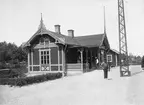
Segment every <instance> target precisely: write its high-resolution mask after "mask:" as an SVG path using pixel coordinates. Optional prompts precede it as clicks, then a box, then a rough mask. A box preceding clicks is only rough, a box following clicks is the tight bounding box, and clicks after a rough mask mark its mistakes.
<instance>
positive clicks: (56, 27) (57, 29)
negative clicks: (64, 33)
mask: <svg viewBox="0 0 144 105" xmlns="http://www.w3.org/2000/svg"><path fill="white" fill-rule="evenodd" d="M55 32H56V33H58V34H60V33H61V32H60V25H55Z"/></svg>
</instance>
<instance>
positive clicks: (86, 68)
mask: <svg viewBox="0 0 144 105" xmlns="http://www.w3.org/2000/svg"><path fill="white" fill-rule="evenodd" d="M87 69H88V49H86V72H87Z"/></svg>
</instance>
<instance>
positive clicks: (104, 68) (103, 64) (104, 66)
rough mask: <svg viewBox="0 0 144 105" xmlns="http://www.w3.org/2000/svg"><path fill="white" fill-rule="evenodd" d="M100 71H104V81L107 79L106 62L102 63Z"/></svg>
mask: <svg viewBox="0 0 144 105" xmlns="http://www.w3.org/2000/svg"><path fill="white" fill-rule="evenodd" d="M101 66H102V69H103V71H104V79H107V78H108V64H107V63H106V62H102V64H101Z"/></svg>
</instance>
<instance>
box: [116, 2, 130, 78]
mask: <svg viewBox="0 0 144 105" xmlns="http://www.w3.org/2000/svg"><path fill="white" fill-rule="evenodd" d="M118 25H119V52H120V56H119V58H120V61H119V62H120V76H121V77H124V76H130V75H131V73H130V71H129V61H128V48H127V36H126V25H125V14H124V2H123V0H118Z"/></svg>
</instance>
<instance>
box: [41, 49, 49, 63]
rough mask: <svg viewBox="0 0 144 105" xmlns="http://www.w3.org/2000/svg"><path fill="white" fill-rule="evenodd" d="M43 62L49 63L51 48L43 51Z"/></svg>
mask: <svg viewBox="0 0 144 105" xmlns="http://www.w3.org/2000/svg"><path fill="white" fill-rule="evenodd" d="M41 64H49V50H42V51H41Z"/></svg>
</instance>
